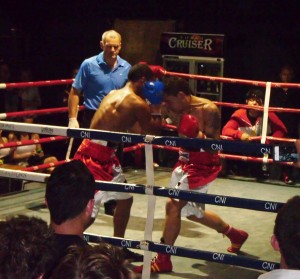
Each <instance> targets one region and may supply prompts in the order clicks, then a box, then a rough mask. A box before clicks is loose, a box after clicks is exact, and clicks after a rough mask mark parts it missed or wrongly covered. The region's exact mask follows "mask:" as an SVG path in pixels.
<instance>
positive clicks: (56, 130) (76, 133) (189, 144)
mask: <svg viewBox="0 0 300 279" xmlns="http://www.w3.org/2000/svg"><path fill="white" fill-rule="evenodd" d="M0 129H2V130H11V131H19V132H28V133H37V134H47V135H49V134H50V135H54V134H55V135H60V136H67V137H74V138H81V139H82V138H88V139H100V140H111V141H116V142H123V143H130V144H135V143H147V135H139V134H129V133H117V132H109V131H102V130H93V129H79V128H68V127H60V126H51V125H41V124H28V123H16V122H8V121H0ZM151 137H152V138H153V140H152V142H151V143H152V144H156V145H166V146H172V147H178V146H181V147H184V148H195V149H197V150H199V149H200V148H203V149H204V150H210V151H222V152H225V153H226V152H228V153H230V152H231V150H235V151H236V152H238V153H243V154H246V155H247V154H251V155H256V156H259V155H263V154H264V153H269V154H270V155H272V154H273V153H274V150H277V149H275V148H274V147H276V146H272V145H271V144H261V143H252V142H251V143H245V142H237V141H230V140H212V139H197V138H193V139H190V138H178V137H167V136H151ZM273 149H274V150H273ZM273 155H275V154H273Z"/></svg>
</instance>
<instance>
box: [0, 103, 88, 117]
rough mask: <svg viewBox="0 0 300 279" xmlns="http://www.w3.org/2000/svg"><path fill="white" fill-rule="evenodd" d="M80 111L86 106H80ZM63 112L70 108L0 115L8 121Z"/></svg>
mask: <svg viewBox="0 0 300 279" xmlns="http://www.w3.org/2000/svg"><path fill="white" fill-rule="evenodd" d="M79 110H84V106H79ZM61 112H68V107H61V108H51V109H39V110H37V109H35V110H26V111H16V112H6V113H0V120H3V119H7V118H14V117H22V116H27V115H32V114H34V115H41V114H50V113H61Z"/></svg>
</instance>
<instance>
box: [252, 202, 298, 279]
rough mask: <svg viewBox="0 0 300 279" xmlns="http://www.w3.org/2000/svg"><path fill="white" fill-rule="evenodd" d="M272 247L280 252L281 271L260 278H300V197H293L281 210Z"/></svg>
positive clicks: (272, 239) (277, 218) (277, 217)
mask: <svg viewBox="0 0 300 279" xmlns="http://www.w3.org/2000/svg"><path fill="white" fill-rule="evenodd" d="M271 245H272V247H273V248H274V250H275V251H279V252H280V255H281V260H280V269H277V270H273V271H270V272H268V273H265V274H263V275H260V276H259V277H258V278H259V279H267V278H270V279H271V278H277V279H281V278H282V279H287V278H289V279H298V278H300V196H294V197H292V198H291V199H289V200H288V201H287V203H286V204H285V205H283V207H282V208H280V209H279V211H278V214H277V216H276V219H275V226H274V233H273V236H272V238H271Z"/></svg>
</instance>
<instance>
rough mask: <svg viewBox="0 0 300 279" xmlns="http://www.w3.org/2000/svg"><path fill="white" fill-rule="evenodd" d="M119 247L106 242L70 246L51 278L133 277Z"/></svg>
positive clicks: (117, 278) (113, 278)
mask: <svg viewBox="0 0 300 279" xmlns="http://www.w3.org/2000/svg"><path fill="white" fill-rule="evenodd" d="M122 256H123V253H122V252H121V250H120V248H118V247H115V246H112V245H110V244H108V243H101V244H97V245H94V246H85V247H74V246H73V247H70V248H69V249H68V253H67V254H66V256H65V257H63V258H62V259H61V261H60V263H59V264H58V266H57V267H56V268H55V270H54V272H53V274H52V277H51V278H52V279H61V278H64V279H78V278H79V277H78V274H80V278H93V279H104V278H105V279H133V278H135V277H134V274H133V272H132V271H131V270H129V269H128V268H127V267H126V263H125V261H124V258H123V257H122Z"/></svg>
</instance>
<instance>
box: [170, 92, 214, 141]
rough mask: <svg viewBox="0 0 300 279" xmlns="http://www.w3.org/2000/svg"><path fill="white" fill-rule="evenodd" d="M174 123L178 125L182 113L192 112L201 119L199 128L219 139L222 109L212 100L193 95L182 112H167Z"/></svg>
mask: <svg viewBox="0 0 300 279" xmlns="http://www.w3.org/2000/svg"><path fill="white" fill-rule="evenodd" d="M167 114H168V116H169V117H170V118H171V120H172V122H173V124H175V125H176V126H178V124H179V121H180V119H181V117H182V114H191V115H193V116H195V117H196V118H197V119H198V121H199V129H200V131H202V132H204V133H205V135H206V136H207V137H209V138H214V139H218V138H219V136H220V111H219V109H218V108H217V106H216V105H215V104H214V103H213V102H212V101H210V100H208V99H205V98H200V97H196V96H191V100H190V103H189V105H188V107H187V108H186V110H185V111H184V112H183V113H182V114H174V113H172V112H171V111H168V112H167Z"/></svg>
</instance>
